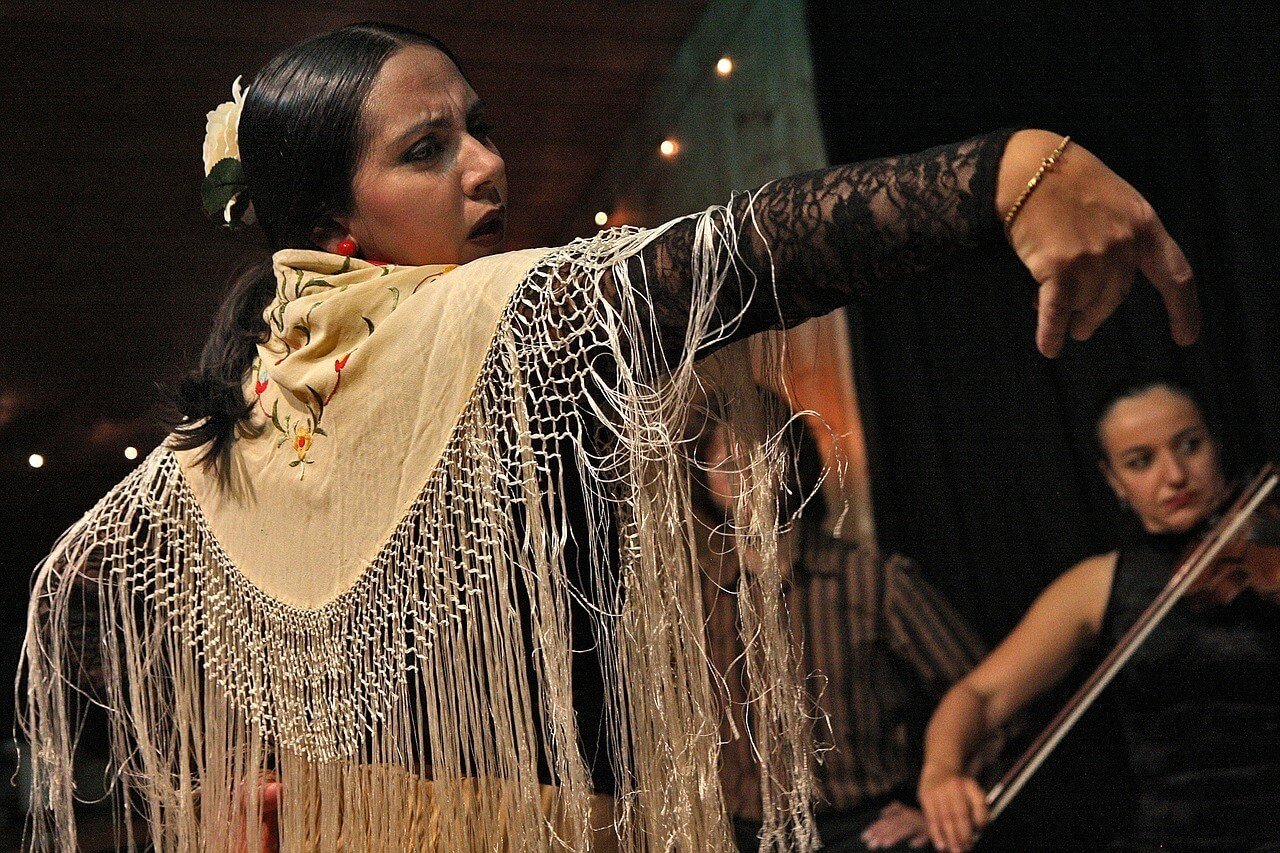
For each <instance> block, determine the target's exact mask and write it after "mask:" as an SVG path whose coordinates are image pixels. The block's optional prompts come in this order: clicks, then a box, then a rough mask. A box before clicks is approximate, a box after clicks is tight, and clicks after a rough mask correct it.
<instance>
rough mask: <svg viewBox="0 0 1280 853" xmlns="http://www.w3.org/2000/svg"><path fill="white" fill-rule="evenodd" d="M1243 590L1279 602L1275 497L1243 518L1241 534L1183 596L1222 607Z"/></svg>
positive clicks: (1279, 531)
mask: <svg viewBox="0 0 1280 853" xmlns="http://www.w3.org/2000/svg"><path fill="white" fill-rule="evenodd" d="M1187 556H1188V555H1186V554H1184V555H1183V559H1184V560H1185V559H1186V557H1187ZM1246 589H1251V590H1253V591H1254V592H1256V593H1257V594H1259V595H1261V596H1262V597H1263V598H1266V599H1269V600H1270V601H1272V602H1274V603H1280V500H1277V496H1276V495H1275V494H1272V495H1271V496H1270V497H1268V498H1267V499H1266V500H1264V501H1263V502H1262V503H1260V504H1259V505H1258V507H1257V509H1256V510H1254V512H1253V513H1252V515H1250V516H1249V518H1247V519H1245V521H1244V524H1243V525H1242V527H1241V532H1240V533H1239V534H1237V535H1236V536H1235V538H1233V539H1232V540H1231V541H1230V542H1228V543H1227V544H1226V545H1224V546H1223V548H1222V551H1221V552H1220V553H1219V554H1218V556H1217V559H1215V560H1214V561H1213V562H1212V563H1210V564H1209V565H1208V566H1206V567H1205V568H1204V570H1203V571H1202V572H1201V573H1200V575H1199V576H1198V577H1197V578H1196V579H1195V580H1194V581H1193V582H1192V583H1191V586H1190V587H1189V588H1188V589H1187V593H1186V597H1187V600H1188V601H1191V602H1193V603H1195V604H1197V605H1200V606H1213V605H1224V604H1230V603H1231V602H1232V601H1235V600H1236V598H1237V597H1238V596H1239V595H1240V593H1242V592H1244V591H1245V590H1246Z"/></svg>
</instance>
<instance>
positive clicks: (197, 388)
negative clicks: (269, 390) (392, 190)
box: [167, 22, 461, 471]
mask: <svg viewBox="0 0 1280 853" xmlns="http://www.w3.org/2000/svg"><path fill="white" fill-rule="evenodd" d="M411 44H422V45H428V46H430V47H434V48H436V49H437V50H439V51H441V52H442V53H444V54H445V56H448V57H449V59H450V60H452V61H453V63H454V65H455V66H458V68H459V73H461V66H459V65H458V61H457V59H456V58H455V57H454V55H453V53H452V52H451V51H450V50H449V49H448V48H447V47H445V46H444V45H443V44H442V43H441V42H440V41H439V40H438V39H436V38H434V37H432V36H429V35H427V34H426V33H421V32H418V31H417V30H411V29H408V28H407V27H400V26H396V25H394V24H383V23H373V22H366V23H359V24H351V25H350V26H346V27H343V28H342V29H339V30H334V31H333V32H330V33H324V34H322V35H318V36H314V37H312V38H309V39H307V40H306V41H304V42H302V43H300V44H297V45H295V46H293V47H291V48H289V49H288V50H286V51H284V52H283V53H280V54H278V55H277V56H276V57H275V58H274V59H272V60H271V61H270V62H268V63H267V65H266V66H265V67H264V68H263V69H262V70H261V71H259V72H258V75H257V76H256V77H255V78H254V80H253V82H252V83H251V84H250V85H249V90H248V92H247V93H246V95H245V101H244V109H243V111H242V113H241V116H240V125H239V133H238V136H239V145H240V160H241V164H242V165H243V166H244V175H245V182H246V184H247V189H246V190H245V192H246V194H247V195H248V197H249V199H250V200H251V201H252V203H253V210H254V214H255V215H256V217H257V222H258V224H259V225H260V226H261V227H262V231H263V233H264V234H265V236H266V242H267V247H268V248H269V249H270V250H271V251H276V250H278V249H287V248H297V249H303V248H315V245H316V244H315V238H314V234H315V232H316V229H317V228H322V227H324V226H325V225H326V224H328V222H329V221H330V220H331V219H332V218H333V217H334V216H340V215H343V214H345V213H347V212H349V211H350V209H351V205H352V190H351V183H352V180H353V178H354V177H355V172H356V167H357V165H358V160H359V156H360V152H361V151H362V150H363V148H364V143H365V140H366V136H367V129H366V128H365V127H364V126H363V124H362V122H361V120H360V113H361V108H362V107H363V106H364V102H365V99H366V97H367V96H368V94H369V90H370V89H371V88H372V86H373V82H374V80H375V79H376V78H377V76H378V72H379V71H381V70H382V66H383V64H384V63H385V62H386V61H387V60H388V59H389V58H390V57H391V56H392V55H393V54H394V53H396V52H397V51H398V50H400V49H401V48H403V47H406V46H408V45H411ZM275 286H276V280H275V274H274V272H273V271H272V267H271V264H270V261H269V260H268V261H258V262H256V263H252V264H249V265H246V266H244V267H242V268H240V269H239V270H237V272H236V273H235V274H234V275H233V276H232V277H231V279H230V282H229V283H228V287H227V293H226V296H225V297H224V299H223V302H222V306H221V307H220V308H219V309H218V312H217V315H216V316H215V317H214V321H213V329H212V330H211V332H210V333H209V338H208V340H206V341H205V345H204V349H203V350H202V351H201V354H200V361H199V363H198V365H197V366H196V367H195V369H193V370H192V371H191V372H189V373H188V374H186V375H185V376H183V377H182V378H180V379H179V380H178V381H177V382H175V383H174V384H173V386H172V387H171V388H170V389H169V391H168V394H167V396H168V397H169V399H170V402H171V404H172V405H173V407H174V408H175V409H176V410H177V411H176V416H175V418H174V420H175V421H176V424H175V427H176V434H177V438H176V440H175V441H174V446H175V447H177V448H178V449H181V450H193V449H196V448H199V447H206V448H207V449H206V450H205V451H204V453H203V454H202V455H201V458H200V461H201V463H202V464H204V465H205V466H206V467H210V468H212V469H214V470H215V471H216V470H218V469H219V468H220V467H221V465H222V460H223V459H224V457H225V452H226V451H227V450H228V449H229V448H230V446H231V443H232V442H233V441H234V440H235V438H236V436H237V435H238V434H243V433H244V430H245V426H244V422H245V421H246V419H247V418H248V416H249V413H250V412H251V410H252V407H251V403H250V402H249V401H248V400H246V399H245V397H244V391H243V382H244V377H245V374H246V373H247V372H248V370H249V369H250V368H251V367H252V365H253V359H254V357H255V355H256V354H257V347H258V345H259V344H260V343H263V342H265V341H266V340H267V339H268V337H269V335H270V331H269V329H268V327H267V323H266V321H265V320H263V318H262V313H263V311H264V310H265V309H266V306H267V304H268V302H270V300H271V298H272V295H273V294H274V292H275Z"/></svg>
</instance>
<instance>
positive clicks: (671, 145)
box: [658, 139, 680, 157]
mask: <svg viewBox="0 0 1280 853" xmlns="http://www.w3.org/2000/svg"><path fill="white" fill-rule="evenodd" d="M658 150H659V151H661V152H662V156H663V157H674V156H676V154H677V153H679V151H680V146H679V145H677V144H676V141H675V140H674V139H664V140H662V144H661V145H659V146H658Z"/></svg>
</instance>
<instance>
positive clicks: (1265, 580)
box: [987, 463, 1280, 820]
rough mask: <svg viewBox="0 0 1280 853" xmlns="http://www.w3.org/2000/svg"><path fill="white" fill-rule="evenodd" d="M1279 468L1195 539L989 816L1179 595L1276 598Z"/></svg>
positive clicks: (994, 795)
mask: <svg viewBox="0 0 1280 853" xmlns="http://www.w3.org/2000/svg"><path fill="white" fill-rule="evenodd" d="M1277 483H1280V473H1277V471H1276V467H1275V466H1274V465H1272V464H1270V463H1268V464H1267V465H1265V466H1263V468H1262V470H1261V471H1260V472H1259V473H1258V475H1257V476H1256V477H1254V479H1253V481H1252V482H1250V483H1249V485H1248V486H1247V487H1246V488H1245V489H1243V490H1242V491H1241V492H1240V494H1239V495H1238V496H1237V497H1236V499H1235V500H1234V501H1233V502H1232V503H1231V506H1230V508H1229V509H1228V510H1227V511H1226V512H1225V513H1223V515H1222V516H1221V517H1220V518H1219V519H1218V521H1217V522H1216V523H1215V524H1213V525H1212V527H1211V528H1210V530H1209V532H1208V533H1207V534H1206V535H1205V536H1204V537H1203V538H1202V539H1201V540H1200V541H1199V542H1196V543H1194V544H1193V545H1192V546H1191V547H1190V548H1189V549H1188V551H1187V552H1186V553H1184V554H1183V556H1182V559H1181V560H1180V562H1179V564H1178V569H1177V571H1175V572H1174V574H1173V577H1172V578H1170V580H1169V583H1168V584H1166V585H1165V588H1164V589H1163V590H1161V592H1160V594H1159V595H1158V596H1156V598H1155V600H1154V601H1152V602H1151V604H1150V605H1148V607H1147V609H1146V610H1144V611H1143V612H1142V615H1141V616H1139V617H1138V619H1137V621H1135V622H1134V624H1133V627H1131V628H1130V629H1129V630H1128V631H1127V632H1126V633H1125V635H1124V636H1123V637H1121V638H1120V641H1119V642H1118V643H1116V646H1115V648H1113V649H1112V650H1111V652H1110V653H1109V654H1108V655H1107V656H1106V658H1105V659H1104V660H1103V661H1102V663H1101V664H1099V666H1098V668H1097V669H1095V670H1094V671H1093V673H1092V674H1091V675H1090V676H1089V678H1088V679H1086V680H1085V682H1084V684H1083V685H1082V686H1081V687H1080V689H1079V690H1078V691H1076V694H1075V695H1074V696H1072V697H1071V699H1070V701H1068V702H1067V704H1066V705H1065V706H1064V707H1063V708H1062V710H1061V711H1059V712H1058V715H1057V716H1056V717H1054V718H1053V721H1052V722H1050V723H1049V725H1048V726H1047V727H1046V728H1045V730H1044V731H1043V732H1042V733H1041V734H1040V736H1039V737H1038V738H1036V740H1035V741H1034V742H1033V743H1032V744H1031V746H1030V747H1028V749H1027V751H1026V752H1024V753H1023V754H1022V757H1021V758H1019V759H1018V761H1017V762H1015V763H1014V765H1013V766H1012V767H1010V768H1009V771H1008V772H1007V773H1006V774H1005V775H1004V778H1003V779H1001V780H1000V781H999V782H998V783H997V784H996V785H995V786H994V787H992V789H991V790H990V791H988V792H987V807H988V809H989V811H990V815H991V820H995V819H996V817H998V816H999V815H1000V813H1001V812H1002V811H1004V809H1005V808H1006V807H1007V806H1008V805H1009V803H1010V802H1011V801H1012V800H1013V798H1014V797H1015V796H1017V794H1018V792H1019V791H1021V790H1022V787H1023V786H1024V785H1025V784H1026V783H1027V781H1028V780H1029V779H1030V778H1031V776H1032V774H1034V773H1035V772H1036V770H1038V769H1039V768H1040V765H1041V764H1043V763H1044V760H1045V759H1046V758H1048V757H1049V754H1050V753H1051V752H1052V751H1053V749H1054V747H1056V746H1057V745H1058V743H1059V742H1060V741H1061V740H1062V738H1063V737H1064V736H1065V735H1066V734H1067V732H1068V731H1070V730H1071V727H1072V726H1073V725H1075V723H1076V721H1077V720H1078V719H1080V716H1081V715H1082V714H1083V713H1084V712H1085V711H1086V710H1087V709H1088V708H1089V706H1090V705H1092V704H1093V701H1094V700H1095V699H1097V697H1098V695H1099V694H1100V693H1102V690H1103V688H1105V687H1106V686H1107V685H1108V684H1110V683H1111V680H1112V679H1113V678H1115V676H1116V673H1118V672H1119V671H1120V669H1121V668H1122V667H1123V666H1124V665H1125V663H1126V662H1128V660H1129V658H1130V657H1132V656H1133V653H1134V652H1135V651H1137V649H1138V647H1139V646H1141V645H1142V643H1143V641H1144V640H1146V638H1147V636H1148V635H1150V633H1151V632H1152V631H1153V630H1154V629H1155V627H1156V626H1157V625H1158V624H1160V621H1161V620H1162V619H1163V618H1164V617H1165V614H1167V613H1168V612H1169V611H1170V610H1171V609H1172V608H1173V606H1174V605H1175V604H1177V603H1178V602H1179V601H1180V600H1182V599H1183V598H1188V600H1189V601H1191V602H1193V603H1195V604H1196V605H1197V606H1212V605H1215V604H1216V605H1221V604H1229V603H1230V602H1232V601H1234V600H1235V599H1236V598H1237V597H1238V596H1239V595H1240V594H1241V593H1243V592H1244V591H1245V590H1246V589H1251V590H1253V591H1255V592H1256V593H1258V594H1259V595H1261V596H1263V597H1265V598H1268V599H1270V600H1271V601H1274V602H1277V603H1280V501H1277V497H1280V492H1277V490H1276V486H1277Z"/></svg>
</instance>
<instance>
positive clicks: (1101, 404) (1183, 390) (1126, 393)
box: [1093, 374, 1222, 464]
mask: <svg viewBox="0 0 1280 853" xmlns="http://www.w3.org/2000/svg"><path fill="white" fill-rule="evenodd" d="M1157 388H1163V389H1165V390H1166V391H1169V392H1171V393H1173V394H1177V395H1178V396H1179V397H1183V398H1185V399H1186V400H1189V401H1190V402H1191V404H1192V405H1193V406H1195V407H1196V410H1197V411H1199V412H1200V417H1201V418H1202V419H1203V420H1204V423H1205V427H1206V428H1207V429H1208V430H1209V435H1210V436H1212V437H1213V440H1214V441H1215V442H1217V443H1218V444H1219V445H1221V444H1222V441H1221V438H1220V436H1219V433H1218V429H1217V422H1216V420H1215V419H1214V418H1213V415H1212V411H1211V409H1210V408H1209V407H1208V405H1206V402H1205V399H1204V397H1203V396H1202V395H1201V394H1200V393H1199V392H1197V391H1196V390H1195V389H1194V388H1192V387H1191V386H1190V385H1189V384H1187V383H1186V382H1184V381H1183V380H1182V379H1179V378H1178V377H1176V376H1173V375H1167V374H1159V375H1154V376H1144V377H1141V378H1139V379H1126V380H1124V381H1122V382H1119V383H1117V384H1115V385H1113V386H1112V387H1111V388H1110V390H1108V391H1107V393H1106V394H1104V395H1103V396H1102V397H1101V398H1099V401H1098V404H1097V406H1096V407H1095V410H1094V416H1093V443H1094V452H1095V453H1096V454H1097V456H1098V460H1099V461H1101V462H1106V463H1107V464H1110V460H1109V459H1108V458H1107V448H1106V446H1105V445H1103V443H1102V422H1103V421H1105V420H1106V419H1107V418H1108V417H1109V416H1110V415H1111V412H1112V411H1113V410H1114V409H1115V407H1116V406H1117V405H1118V404H1119V403H1121V402H1123V401H1125V400H1131V399H1133V398H1134V397H1141V396H1142V395H1143V394H1146V393H1147V392H1148V391H1154V390H1155V389H1157Z"/></svg>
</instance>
